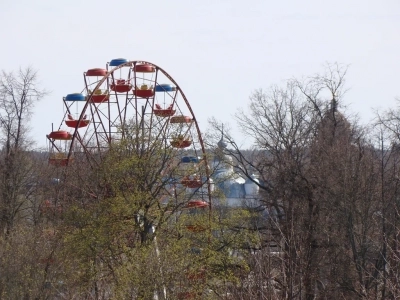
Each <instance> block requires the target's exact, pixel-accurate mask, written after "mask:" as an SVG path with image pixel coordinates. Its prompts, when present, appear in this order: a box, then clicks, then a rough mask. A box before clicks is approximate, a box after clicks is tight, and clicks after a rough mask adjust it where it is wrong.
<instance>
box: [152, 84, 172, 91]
mask: <svg viewBox="0 0 400 300" xmlns="http://www.w3.org/2000/svg"><path fill="white" fill-rule="evenodd" d="M173 91H176V87H174V86H173V85H172V84H167V83H163V84H157V85H156V92H173Z"/></svg>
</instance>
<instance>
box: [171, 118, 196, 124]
mask: <svg viewBox="0 0 400 300" xmlns="http://www.w3.org/2000/svg"><path fill="white" fill-rule="evenodd" d="M192 121H193V120H192V118H191V117H188V116H175V117H172V118H171V119H170V120H169V122H170V123H191V122H192Z"/></svg>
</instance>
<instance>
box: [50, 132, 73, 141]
mask: <svg viewBox="0 0 400 300" xmlns="http://www.w3.org/2000/svg"><path fill="white" fill-rule="evenodd" d="M48 137H49V138H51V139H54V140H65V141H66V140H71V139H72V134H70V133H69V132H68V131H64V130H58V131H53V132H51V133H50V134H49V135H48Z"/></svg>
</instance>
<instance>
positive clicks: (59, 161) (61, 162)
mask: <svg viewBox="0 0 400 300" xmlns="http://www.w3.org/2000/svg"><path fill="white" fill-rule="evenodd" d="M49 164H50V165H52V166H56V167H65V166H67V165H68V158H49Z"/></svg>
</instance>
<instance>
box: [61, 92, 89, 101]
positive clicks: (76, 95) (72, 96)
mask: <svg viewBox="0 0 400 300" xmlns="http://www.w3.org/2000/svg"><path fill="white" fill-rule="evenodd" d="M64 100H65V101H86V96H85V95H83V94H81V93H74V94H68V95H67V96H65V98H64Z"/></svg>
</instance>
